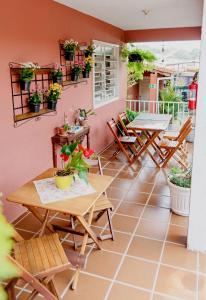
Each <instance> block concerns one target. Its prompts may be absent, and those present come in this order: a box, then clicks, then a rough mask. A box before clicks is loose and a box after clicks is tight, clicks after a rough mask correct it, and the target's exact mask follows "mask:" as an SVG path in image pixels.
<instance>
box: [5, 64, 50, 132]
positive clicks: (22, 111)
mask: <svg viewBox="0 0 206 300" xmlns="http://www.w3.org/2000/svg"><path fill="white" fill-rule="evenodd" d="M23 66H24V65H23V64H19V63H13V62H11V63H9V67H10V76H11V91H12V105H13V119H14V127H19V126H20V125H22V124H24V123H25V122H27V121H29V120H31V119H33V118H34V119H35V120H39V119H40V117H41V116H43V115H48V116H51V115H55V114H56V111H55V110H51V109H48V108H47V101H46V98H45V95H44V93H42V103H41V104H40V110H39V112H35V113H34V112H31V111H30V108H29V103H28V100H29V98H30V96H31V95H32V94H34V93H35V91H37V90H38V91H45V90H48V87H49V84H50V83H52V79H51V70H53V65H48V66H44V67H39V68H36V69H35V71H34V76H33V78H32V80H31V81H30V83H28V82H27V81H25V83H24V82H21V83H20V77H21V76H20V74H21V72H22V68H23Z"/></svg>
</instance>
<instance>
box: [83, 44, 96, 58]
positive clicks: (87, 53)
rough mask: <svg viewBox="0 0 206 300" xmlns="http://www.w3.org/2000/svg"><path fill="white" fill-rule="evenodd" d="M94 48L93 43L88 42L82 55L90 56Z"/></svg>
mask: <svg viewBox="0 0 206 300" xmlns="http://www.w3.org/2000/svg"><path fill="white" fill-rule="evenodd" d="M94 50H95V46H94V44H93V43H90V44H89V45H88V46H87V48H86V49H85V50H84V56H85V57H88V56H92V54H93V52H94Z"/></svg>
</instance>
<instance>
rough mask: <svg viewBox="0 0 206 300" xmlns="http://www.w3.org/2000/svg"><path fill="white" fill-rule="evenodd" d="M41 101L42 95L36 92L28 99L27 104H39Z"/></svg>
mask: <svg viewBox="0 0 206 300" xmlns="http://www.w3.org/2000/svg"><path fill="white" fill-rule="evenodd" d="M41 100H42V94H41V93H39V92H38V91H36V92H34V93H33V94H32V95H31V96H30V98H29V104H35V105H36V104H40V103H41Z"/></svg>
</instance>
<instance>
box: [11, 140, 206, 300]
mask: <svg viewBox="0 0 206 300" xmlns="http://www.w3.org/2000/svg"><path fill="white" fill-rule="evenodd" d="M114 149H115V146H114V145H113V146H112V147H111V148H110V149H107V150H106V151H105V152H103V153H102V156H103V157H104V159H103V166H104V167H103V173H104V174H107V175H110V176H113V177H114V181H113V183H112V184H111V186H110V187H109V188H108V190H107V196H108V197H109V198H110V200H111V201H112V203H113V204H114V212H113V214H112V222H113V228H114V234H115V241H111V240H106V241H102V242H101V245H102V248H103V250H102V251H98V250H95V249H93V245H88V246H87V249H86V253H87V256H88V257H87V265H86V268H85V269H84V270H82V272H81V276H80V280H79V283H78V287H77V289H76V290H75V291H72V290H70V289H69V286H68V282H69V279H70V278H71V276H72V272H73V271H72V270H70V271H67V272H63V273H61V274H58V275H57V276H56V278H55V282H56V287H57V289H58V291H59V293H60V295H61V296H62V298H61V299H63V300H80V299H84V300H128V299H129V300H169V299H171V300H175V299H176V300H190V299H191V300H193V299H194V300H206V254H199V253H194V252H191V251H188V250H187V249H186V247H185V246H186V236H187V226H188V218H186V217H181V216H177V215H175V214H172V213H171V212H170V210H169V204H170V196H169V190H168V186H167V181H166V176H165V171H162V170H158V169H157V168H156V167H155V165H154V164H153V162H152V161H151V160H150V159H149V158H148V157H145V158H144V159H143V160H142V163H141V162H135V163H134V164H133V165H132V166H129V165H128V164H127V163H126V162H125V160H124V157H122V156H121V155H120V156H118V158H117V159H114V158H112V154H113V151H114ZM91 171H92V172H93V173H97V172H98V170H97V168H92V170H91ZM52 218H53V221H55V222H64V221H65V220H66V218H67V217H66V216H65V215H63V214H59V215H57V216H55V215H53V216H52ZM62 219H64V220H62ZM14 224H15V227H16V228H17V229H18V231H19V233H20V234H22V236H23V237H24V238H26V239H28V238H31V237H32V236H35V235H37V234H38V230H39V228H40V224H39V222H38V221H37V220H36V219H35V218H34V217H33V216H32V215H31V214H28V213H24V214H23V215H22V216H21V217H20V218H18V219H17V220H16V221H15V222H14ZM92 227H93V230H94V231H95V232H96V233H98V234H99V233H108V224H107V218H106V216H103V217H102V218H101V219H100V220H99V221H98V222H96V223H93V226H92ZM64 237H65V235H63V234H61V235H60V238H64ZM77 239H81V237H78V238H77ZM63 247H69V248H70V247H72V237H70V236H68V237H67V240H66V241H65V242H64V243H63ZM16 290H17V295H18V297H17V299H20V300H21V299H24V298H25V296H26V295H28V293H29V291H30V288H29V286H24V289H23V290H21V288H20V287H18V288H17V289H16ZM36 299H42V297H39V296H38V297H37V298H36Z"/></svg>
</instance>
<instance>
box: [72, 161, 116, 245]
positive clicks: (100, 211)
mask: <svg viewBox="0 0 206 300" xmlns="http://www.w3.org/2000/svg"><path fill="white" fill-rule="evenodd" d="M87 162H88V164H89V165H90V166H92V167H96V166H97V167H98V170H99V174H100V175H103V171H102V164H101V160H100V157H99V156H98V157H97V159H91V160H87ZM113 209H114V208H113V205H112V203H111V202H110V201H109V199H108V198H107V195H106V192H105V193H104V194H103V195H102V196H101V197H100V198H99V199H98V200H97V201H96V204H95V208H94V213H97V215H96V217H95V219H94V221H95V222H97V221H98V220H99V219H100V218H101V217H102V216H103V215H104V214H105V213H106V214H107V219H108V224H109V231H110V233H109V234H105V235H101V236H98V239H100V240H102V241H103V240H106V239H112V240H113V241H114V232H113V228H112V220H111V211H112V210H113ZM74 222H75V219H74V217H71V225H72V229H75V223H74ZM73 240H74V247H75V249H76V248H77V247H79V246H81V243H77V242H76V241H75V236H74V235H73ZM88 243H93V240H91V239H89V240H88Z"/></svg>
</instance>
